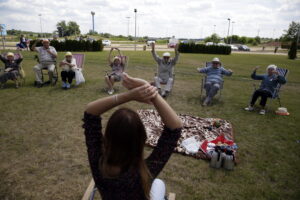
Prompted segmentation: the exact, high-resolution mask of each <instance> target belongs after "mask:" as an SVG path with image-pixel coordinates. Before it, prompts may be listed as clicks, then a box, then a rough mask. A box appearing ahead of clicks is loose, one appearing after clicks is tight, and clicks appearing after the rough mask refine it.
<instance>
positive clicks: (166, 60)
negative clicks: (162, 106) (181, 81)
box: [151, 43, 179, 97]
mask: <svg viewBox="0 0 300 200" xmlns="http://www.w3.org/2000/svg"><path fill="white" fill-rule="evenodd" d="M151 46H152V51H151V52H152V56H153V58H154V60H155V61H156V62H157V64H158V70H157V76H155V77H154V84H155V86H156V87H157V89H158V93H159V94H160V95H162V97H167V96H168V95H169V93H170V91H171V90H172V86H173V81H174V80H173V73H174V67H175V65H176V62H177V61H178V57H179V52H178V45H176V46H175V48H174V50H175V57H174V58H171V55H170V53H169V52H165V53H164V54H163V58H160V57H159V56H158V55H157V54H156V52H155V44H154V43H152V44H151ZM161 84H166V87H165V91H164V90H162V89H161Z"/></svg>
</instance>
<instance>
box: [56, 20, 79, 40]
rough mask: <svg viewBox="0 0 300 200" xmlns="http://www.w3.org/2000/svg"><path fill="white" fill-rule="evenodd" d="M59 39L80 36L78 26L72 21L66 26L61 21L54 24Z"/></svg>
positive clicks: (64, 22)
mask: <svg viewBox="0 0 300 200" xmlns="http://www.w3.org/2000/svg"><path fill="white" fill-rule="evenodd" d="M56 27H57V31H58V34H59V37H64V36H70V35H76V34H80V29H79V25H78V24H77V23H76V22H74V21H69V22H68V24H67V23H66V21H65V20H62V21H60V22H58V23H57V24H56Z"/></svg>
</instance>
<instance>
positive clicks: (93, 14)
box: [91, 11, 95, 33]
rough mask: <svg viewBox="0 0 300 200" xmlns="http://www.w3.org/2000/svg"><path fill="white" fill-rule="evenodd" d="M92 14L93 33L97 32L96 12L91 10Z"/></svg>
mask: <svg viewBox="0 0 300 200" xmlns="http://www.w3.org/2000/svg"><path fill="white" fill-rule="evenodd" d="M91 15H92V20H93V33H95V21H94V16H95V12H94V11H91Z"/></svg>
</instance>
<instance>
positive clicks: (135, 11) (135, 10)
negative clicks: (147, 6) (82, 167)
mask: <svg viewBox="0 0 300 200" xmlns="http://www.w3.org/2000/svg"><path fill="white" fill-rule="evenodd" d="M136 13H137V9H136V8H135V9H134V15H135V16H134V17H135V25H134V40H135V42H134V50H135V51H136V42H137V41H136Z"/></svg>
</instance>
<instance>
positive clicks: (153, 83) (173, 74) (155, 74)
mask: <svg viewBox="0 0 300 200" xmlns="http://www.w3.org/2000/svg"><path fill="white" fill-rule="evenodd" d="M158 67H159V66H158V65H157V67H156V72H155V73H154V77H156V76H157V77H159V76H158ZM172 78H173V82H172V87H171V91H170V93H169V95H171V93H172V90H173V86H174V83H175V73H174V67H173V69H172ZM150 84H151V85H153V86H156V85H155V82H154V81H153V82H151V83H150ZM160 84H161V85H164V86H166V85H167V83H163V82H160Z"/></svg>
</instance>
